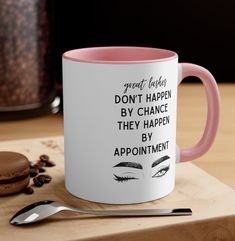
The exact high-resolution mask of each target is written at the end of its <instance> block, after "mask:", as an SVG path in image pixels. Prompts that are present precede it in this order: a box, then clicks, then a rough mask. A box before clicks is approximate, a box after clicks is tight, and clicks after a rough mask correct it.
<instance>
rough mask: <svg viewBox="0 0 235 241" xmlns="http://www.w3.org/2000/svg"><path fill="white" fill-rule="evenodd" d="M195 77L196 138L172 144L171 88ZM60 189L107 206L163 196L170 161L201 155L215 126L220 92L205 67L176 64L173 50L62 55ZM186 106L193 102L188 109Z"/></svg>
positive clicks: (170, 185)
mask: <svg viewBox="0 0 235 241" xmlns="http://www.w3.org/2000/svg"><path fill="white" fill-rule="evenodd" d="M187 76H196V77H198V78H199V79H201V81H202V82H203V84H204V86H205V90H206V95H207V106H208V112H207V121H206V127H205V130H204V133H203V136H202V138H201V139H200V141H199V142H198V143H197V144H196V145H195V146H193V147H192V148H189V149H179V148H178V146H177V145H176V109H177V108H176V107H177V88H178V85H179V83H180V82H181V80H182V79H184V78H185V77H187ZM63 97H64V137H65V186H66V188H67V190H68V191H69V192H70V193H71V194H73V195H74V196H76V197H79V198H82V199H86V200H89V201H95V202H101V203H110V204H132V203H141V202H147V201H151V200H155V199H159V198H161V197H164V196H166V195H167V194H169V193H170V192H171V191H172V190H173V189H174V185H175V163H176V162H182V161H189V160H193V159H195V158H198V157H200V156H202V155H203V154H204V153H205V152H207V151H208V149H209V148H210V147H211V145H212V143H213V141H214V139H215V135H216V132H217V128H218V123H219V110H220V108H219V92H218V87H217V84H216V82H215V80H214V78H213V76H212V75H211V74H210V72H209V71H208V70H206V69H205V68H203V67H200V66H198V65H194V64H189V63H178V56H177V54H176V53H175V52H173V51H170V50H164V49H156V48H145V47H97V48H85V49H76V50H71V51H68V52H66V53H64V55H63ZM192 108H193V107H192Z"/></svg>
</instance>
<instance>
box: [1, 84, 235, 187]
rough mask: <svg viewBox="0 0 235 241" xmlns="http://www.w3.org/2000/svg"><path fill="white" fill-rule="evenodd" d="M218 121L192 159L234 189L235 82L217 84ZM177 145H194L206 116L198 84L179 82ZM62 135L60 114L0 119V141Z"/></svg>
mask: <svg viewBox="0 0 235 241" xmlns="http://www.w3.org/2000/svg"><path fill="white" fill-rule="evenodd" d="M219 89H220V94H221V121H220V128H219V132H218V135H217V138H216V141H215V143H214V145H213V147H212V148H211V149H210V151H209V152H208V153H207V154H206V155H204V156H203V157H201V158H199V159H197V160H195V161H194V163H195V164H196V165H198V166H199V167H200V168H202V169H204V170H205V171H207V172H208V173H210V174H211V175H213V176H215V177H217V178H218V179H219V180H220V181H222V182H224V183H225V184H227V185H229V186H231V187H233V188H235V176H234V170H235V141H234V134H235V84H234V85H233V84H220V85H219ZM178 97H179V99H178V128H177V129H178V132H177V140H178V144H179V145H180V146H182V147H188V146H190V145H193V144H194V143H195V142H196V141H197V140H198V139H199V138H200V136H201V134H202V131H203V128H204V125H205V119H206V108H207V107H206V97H205V92H204V88H203V86H202V85H201V84H181V85H180V87H179V94H178ZM62 134H63V118H62V114H57V115H48V116H43V117H38V118H33V119H27V120H21V121H10V122H0V141H4V140H15V139H25V138H34V137H35V138H36V137H46V136H54V135H62Z"/></svg>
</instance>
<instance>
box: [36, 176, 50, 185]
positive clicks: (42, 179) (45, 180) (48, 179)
mask: <svg viewBox="0 0 235 241" xmlns="http://www.w3.org/2000/svg"><path fill="white" fill-rule="evenodd" d="M37 178H38V180H39V181H40V182H43V183H49V182H50V181H51V180H52V177H51V176H49V175H39V176H38V177H37Z"/></svg>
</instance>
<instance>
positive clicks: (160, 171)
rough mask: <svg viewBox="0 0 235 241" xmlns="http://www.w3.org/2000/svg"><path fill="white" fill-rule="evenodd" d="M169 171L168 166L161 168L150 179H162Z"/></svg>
mask: <svg viewBox="0 0 235 241" xmlns="http://www.w3.org/2000/svg"><path fill="white" fill-rule="evenodd" d="M169 169H170V165H168V166H163V167H162V168H160V169H159V170H158V171H157V172H156V173H155V174H154V175H153V176H152V177H162V176H164V175H165V174H166V173H167V172H168V171H169Z"/></svg>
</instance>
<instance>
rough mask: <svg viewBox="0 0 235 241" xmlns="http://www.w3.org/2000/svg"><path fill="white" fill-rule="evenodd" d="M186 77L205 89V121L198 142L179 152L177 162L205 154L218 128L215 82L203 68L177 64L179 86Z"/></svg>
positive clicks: (217, 96)
mask: <svg viewBox="0 0 235 241" xmlns="http://www.w3.org/2000/svg"><path fill="white" fill-rule="evenodd" d="M188 76H195V77H198V78H199V79H200V80H201V81H202V83H203V85H204V87H205V89H206V97H207V120H206V127H205V130H204V133H203V135H202V137H201V139H200V141H199V142H198V143H197V144H196V145H195V146H193V147H191V148H189V149H180V150H179V153H178V155H179V158H178V159H179V162H184V161H190V160H193V159H196V158H198V157H200V156H202V155H203V154H205V153H206V152H207V151H208V150H209V149H210V147H211V145H212V144H213V142H214V140H215V136H216V132H217V129H218V126H219V116H220V97H219V90H218V86H217V84H216V81H215V79H214V77H213V76H212V74H211V73H210V72H209V71H208V70H207V69H205V68H203V67H201V66H198V65H195V64H188V63H180V64H179V84H180V82H181V81H182V80H183V79H184V78H185V77H188Z"/></svg>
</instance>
